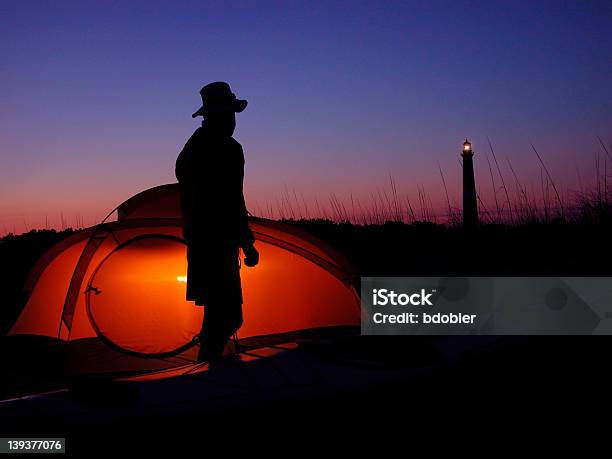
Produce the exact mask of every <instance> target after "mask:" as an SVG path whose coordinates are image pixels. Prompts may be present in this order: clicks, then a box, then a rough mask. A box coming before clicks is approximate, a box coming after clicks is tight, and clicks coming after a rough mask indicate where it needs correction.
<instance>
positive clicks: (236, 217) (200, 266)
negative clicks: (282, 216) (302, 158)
mask: <svg viewBox="0 0 612 459" xmlns="http://www.w3.org/2000/svg"><path fill="white" fill-rule="evenodd" d="M175 172H176V178H177V179H178V181H179V184H180V188H181V212H182V214H183V235H184V237H185V240H186V241H187V262H188V268H187V300H189V301H195V303H196V305H200V306H201V305H207V306H208V305H210V304H220V303H227V302H234V304H235V302H240V304H241V303H242V289H241V285H240V273H239V248H240V247H246V246H247V245H250V244H252V243H253V240H254V238H253V233H252V232H251V230H250V229H249V226H248V223H247V210H246V206H245V203H244V195H243V191H242V184H243V178H244V154H243V151H242V146H241V145H240V143H238V142H237V141H236V140H235V139H234V138H232V137H229V136H220V135H218V134H216V133H214V132H212V131H211V130H209V129H207V128H206V125H205V124H203V125H202V127H200V128H198V129H197V130H196V131H195V132H194V133H193V135H192V136H191V138H190V139H189V140H188V141H187V143H186V144H185V147H184V148H183V150H182V151H181V153H180V154H179V156H178V158H177V160H176V169H175Z"/></svg>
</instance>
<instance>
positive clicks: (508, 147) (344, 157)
mask: <svg viewBox="0 0 612 459" xmlns="http://www.w3.org/2000/svg"><path fill="white" fill-rule="evenodd" d="M611 24H612V2H610V1H601V2H590V1H576V2H562V1H559V0H557V1H552V2H544V1H534V0H532V1H526V2H520V1H512V2H510V1H508V2H493V1H483V2H460V1H446V2H435V1H427V2H426V1H421V2H409V1H405V2H382V1H376V2H374V1H372V2H358V1H350V2H333V1H322V2H294V1H282V2H265V1H261V2H260V1H257V2H255V1H251V2H225V1H219V2H207V1H203V0H200V1H197V2H187V1H164V2H159V1H152V0H148V1H143V2H135V1H127V0H125V1H101V0H96V1H86V0H79V1H57V2H43V1H39V2H30V1H24V0H20V1H3V2H2V5H1V6H0V55H1V56H2V59H1V60H0V94H1V99H0V101H1V103H0V158H1V163H0V235H2V234H5V233H7V232H13V231H14V232H18V233H19V232H22V231H24V230H25V229H26V228H29V229H32V228H37V227H44V226H45V221H47V224H48V225H49V226H54V227H57V226H59V225H60V224H61V218H60V216H61V215H63V216H64V219H65V220H66V222H67V224H68V225H71V226H74V225H75V223H76V219H77V218H79V219H80V220H81V221H82V222H83V223H84V224H86V225H90V224H93V223H95V222H97V221H99V220H100V219H102V218H103V217H104V216H105V215H106V214H107V213H108V212H109V211H110V210H112V209H113V208H114V207H115V206H116V205H118V204H119V203H121V202H122V201H123V200H125V199H127V198H128V197H130V196H131V195H133V194H135V193H137V192H139V191H141V190H143V189H146V188H149V187H151V186H155V185H159V184H162V183H168V182H173V181H175V179H174V162H175V159H176V156H177V154H178V152H179V151H180V149H181V148H182V146H183V144H184V143H185V141H186V140H187V138H188V137H189V136H190V135H191V133H192V132H193V130H194V129H195V128H196V127H197V126H198V124H199V120H197V121H196V120H193V119H192V118H191V113H192V112H193V111H195V110H196V109H197V108H198V107H199V104H200V99H199V94H198V91H199V89H200V88H201V86H202V85H203V84H205V83H208V82H211V81H216V80H225V81H228V82H229V83H230V84H231V86H232V89H233V90H234V92H235V93H236V94H237V95H238V97H240V98H246V99H248V101H249V106H248V108H247V109H246V110H245V111H244V112H243V113H242V114H239V115H238V128H237V130H236V134H235V137H236V138H237V139H238V140H239V141H240V142H241V143H242V144H243V146H244V150H245V155H246V161H247V163H246V179H245V192H246V196H247V204H248V206H249V208H250V209H251V211H253V212H254V213H257V209H258V208H265V207H266V205H267V204H269V205H271V206H273V207H275V206H276V204H275V203H276V201H278V200H279V199H281V197H282V195H283V193H285V192H286V191H285V190H288V192H289V193H291V194H292V193H293V192H294V190H295V192H296V194H297V195H300V196H302V195H303V196H304V199H305V200H306V201H307V202H308V203H312V202H313V200H314V199H315V197H316V198H317V200H318V201H319V202H321V203H322V204H326V203H327V202H328V200H329V196H330V195H331V194H332V193H333V194H335V195H337V196H338V197H339V198H340V199H347V198H348V197H349V196H350V195H351V194H352V195H353V196H354V197H357V198H359V199H363V200H364V201H367V200H368V199H369V196H370V194H371V193H377V192H378V190H380V189H383V188H388V186H389V175H390V174H391V175H392V176H393V178H394V180H395V182H396V184H397V187H398V189H399V191H400V192H401V193H403V194H406V193H407V194H408V195H410V196H411V197H412V198H414V199H415V200H416V199H417V186H419V185H421V186H423V187H424V189H425V191H426V192H427V194H428V195H429V196H430V197H431V200H432V202H433V204H434V205H436V206H437V205H442V203H443V201H444V199H445V198H444V192H443V189H442V183H441V179H440V173H439V170H438V164H439V165H440V166H441V168H442V170H443V171H444V174H445V178H446V180H447V184H448V186H449V192H450V193H451V199H452V200H453V201H454V202H456V203H458V202H459V198H460V184H461V168H460V165H459V160H458V159H459V152H460V149H461V143H462V141H463V139H464V138H465V137H466V136H467V137H469V139H470V140H471V141H472V142H473V144H474V150H475V152H476V156H475V159H474V160H475V168H476V173H477V185H478V188H479V189H480V193H481V194H482V196H483V197H484V198H485V199H490V197H491V187H490V181H489V178H488V166H487V162H486V156H485V154H486V153H487V151H488V145H487V137H489V138H490V139H491V140H492V142H493V145H494V147H495V148H496V153H497V155H498V157H499V159H500V160H502V161H503V164H502V166H503V165H505V164H506V162H505V161H506V157H507V158H509V160H510V161H511V162H512V164H513V166H514V167H515V169H516V171H517V173H518V174H519V176H520V177H521V180H524V182H525V184H526V185H531V184H534V186H536V182H537V181H538V180H539V174H540V169H539V166H538V162H537V158H536V157H535V155H534V153H533V152H532V151H531V149H530V142H533V143H534V144H535V145H536V147H537V148H538V150H539V152H540V153H541V155H542V157H543V159H544V161H545V162H546V163H547V165H548V167H549V169H550V172H551V174H552V175H553V176H554V177H555V180H557V181H558V182H559V184H560V185H562V187H563V188H564V190H566V192H567V193H569V192H570V191H571V190H573V189H576V187H577V180H578V179H577V177H578V173H577V168H578V170H579V171H580V174H581V176H582V180H584V181H585V182H586V181H588V180H590V179H592V177H593V170H594V164H595V160H596V157H597V154H598V152H599V153H600V154H602V155H605V153H604V152H603V150H602V148H601V146H600V145H599V140H598V136H599V137H600V138H601V139H602V140H603V141H604V143H605V144H606V145H609V144H610V143H611V140H612V83H611V81H612V32H611V30H612V28H611ZM602 160H603V158H602ZM608 167H609V169H608V170H609V171H610V170H612V163H610V162H608ZM504 172H505V173H508V174H509V171H506V170H505V171H504ZM508 177H511V176H510V175H508ZM508 180H509V181H510V182H511V179H510V178H509V179H508ZM537 186H538V187H539V185H537Z"/></svg>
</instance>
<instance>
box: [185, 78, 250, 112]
mask: <svg viewBox="0 0 612 459" xmlns="http://www.w3.org/2000/svg"><path fill="white" fill-rule="evenodd" d="M200 96H202V106H201V107H200V108H199V109H198V111H197V112H195V113H194V114H193V115H191V117H192V118H195V117H196V116H205V115H207V114H209V113H218V112H234V113H240V112H241V111H242V110H244V109H245V108H246V106H247V104H248V102H247V101H246V100H242V99H237V98H236V94H234V93H233V92H232V90H231V89H230V85H229V84H227V83H226V82H224V81H215V82H214V83H210V84H207V85H206V86H204V87H203V88H202V89H201V90H200Z"/></svg>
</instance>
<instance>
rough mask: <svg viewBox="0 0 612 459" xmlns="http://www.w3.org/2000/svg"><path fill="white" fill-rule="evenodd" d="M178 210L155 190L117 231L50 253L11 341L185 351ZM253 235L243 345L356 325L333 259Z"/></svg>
mask: <svg viewBox="0 0 612 459" xmlns="http://www.w3.org/2000/svg"><path fill="white" fill-rule="evenodd" d="M178 202H179V201H178V188H177V185H175V184H172V185H163V186H160V187H156V188H152V189H150V190H147V191H144V192H142V193H139V194H138V195H136V196H134V197H132V198H131V199H129V200H128V201H126V202H124V203H123V204H122V205H120V206H119V207H118V208H117V216H118V218H117V220H116V221H111V222H106V223H102V224H100V225H98V226H96V227H92V228H88V229H85V230H82V231H79V232H77V233H75V234H74V235H72V236H71V237H69V238H67V239H65V240H63V241H61V242H60V243H58V244H57V245H56V246H54V247H53V248H51V249H50V250H49V251H48V252H47V253H46V254H45V255H44V256H43V257H42V258H41V259H40V260H39V262H38V263H37V264H36V266H35V267H34V268H33V270H32V272H31V273H30V276H29V278H28V281H27V283H26V286H25V288H26V292H27V293H28V294H29V299H28V301H27V303H26V305H25V308H24V310H23V312H22V313H21V315H20V317H19V319H18V320H17V322H16V323H15V325H14V326H13V328H12V330H11V332H10V334H11V335H16V334H35V335H45V336H51V337H57V338H59V339H62V340H70V341H72V340H77V339H81V338H92V337H98V338H100V339H102V340H103V341H104V342H106V343H107V344H109V345H110V346H111V347H114V348H116V349H117V350H120V351H124V352H127V353H133V354H137V355H146V356H152V355H157V356H159V355H168V354H173V353H176V352H179V351H180V350H182V349H184V348H186V347H188V346H189V345H191V344H192V342H193V338H194V336H195V335H196V334H197V333H198V331H199V329H200V326H201V322H202V314H203V312H202V308H198V307H196V306H194V305H193V303H191V302H187V301H185V287H186V283H185V276H186V272H187V269H186V268H187V267H186V256H185V251H186V247H185V245H184V242H183V240H182V238H181V220H180V212H179V206H178ZM250 226H251V228H252V230H253V233H254V235H255V237H256V239H257V242H256V245H257V248H258V250H259V251H260V253H261V263H260V265H258V266H257V267H256V268H253V269H242V271H241V276H242V281H243V291H244V319H245V324H244V326H243V327H242V329H241V330H240V333H239V337H240V338H246V337H252V336H260V335H269V334H278V333H285V332H290V331H296V330H302V329H310V328H318V327H328V326H340V325H357V324H359V317H360V307H359V301H358V298H357V295H356V293H355V291H354V289H353V287H352V286H351V285H350V281H351V279H352V276H353V273H352V270H351V267H350V266H349V265H348V263H347V262H346V261H345V260H344V259H343V258H342V257H341V256H340V255H339V254H338V253H337V252H336V251H334V250H333V249H332V248H330V247H328V246H327V245H325V244H324V243H322V242H321V241H318V240H316V239H314V238H312V236H310V235H308V234H305V233H303V232H302V231H299V230H296V229H295V228H293V227H289V226H287V225H282V224H279V223H277V222H273V221H269V220H264V219H257V218H252V219H251V220H250ZM211 243H214V241H211Z"/></svg>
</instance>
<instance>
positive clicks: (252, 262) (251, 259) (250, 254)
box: [242, 245, 259, 268]
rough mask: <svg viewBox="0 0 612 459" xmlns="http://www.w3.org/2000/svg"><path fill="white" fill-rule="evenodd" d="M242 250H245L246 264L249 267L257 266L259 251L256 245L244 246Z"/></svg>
mask: <svg viewBox="0 0 612 459" xmlns="http://www.w3.org/2000/svg"><path fill="white" fill-rule="evenodd" d="M242 251H243V252H244V264H245V265H246V266H248V267H249V268H252V267H253V266H257V263H259V252H258V251H257V249H256V248H255V246H253V245H249V246H247V247H244V248H243V249H242Z"/></svg>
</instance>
